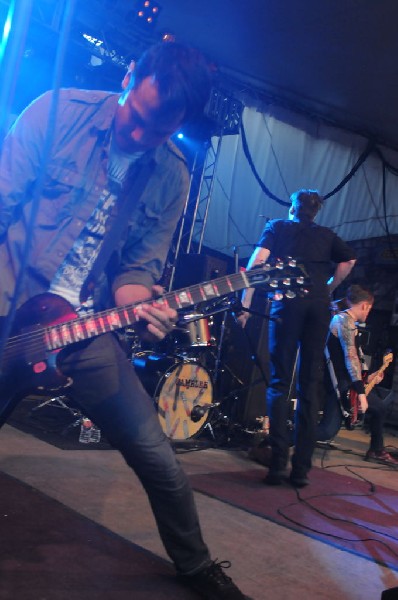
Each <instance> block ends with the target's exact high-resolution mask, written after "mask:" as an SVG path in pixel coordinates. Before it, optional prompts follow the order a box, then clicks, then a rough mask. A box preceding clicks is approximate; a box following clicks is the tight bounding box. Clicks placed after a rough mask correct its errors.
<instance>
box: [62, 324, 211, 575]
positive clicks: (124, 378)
mask: <svg viewBox="0 0 398 600" xmlns="http://www.w3.org/2000/svg"><path fill="white" fill-rule="evenodd" d="M64 352H65V351H64ZM61 362H62V371H63V372H64V373H66V374H68V375H70V376H71V377H72V378H73V385H72V387H71V388H70V390H69V391H68V395H69V396H70V397H71V398H72V399H73V400H74V401H75V402H76V403H77V404H78V405H79V406H80V407H81V409H82V412H83V413H84V414H85V415H87V416H89V417H90V418H91V419H92V420H93V421H94V422H95V423H96V425H97V426H98V427H99V428H100V429H101V431H102V432H103V433H104V435H105V436H106V438H107V440H108V441H109V442H110V443H111V444H112V446H114V447H115V448H117V449H118V450H119V451H120V452H121V453H122V455H123V457H124V459H125V461H126V462H127V464H128V465H129V466H130V467H131V468H132V469H133V470H134V472H135V473H136V475H137V476H138V477H139V479H140V481H141V483H142V485H143V486H144V488H145V490H146V492H147V494H148V497H149V501H150V503H151V506H152V510H153V513H154V515H155V519H156V522H157V526H158V529H159V533H160V536H161V538H162V541H163V543H164V546H165V548H166V550H167V552H168V554H169V556H170V558H171V559H172V560H173V562H174V564H175V566H176V568H177V570H178V571H179V572H182V573H194V572H196V571H198V570H200V569H201V568H202V567H203V566H205V565H207V564H208V563H209V562H210V557H209V552H208V549H207V546H206V545H205V543H204V541H203V538H202V534H201V530H200V525H199V520H198V515H197V511H196V507H195V503H194V499H193V494H192V490H191V487H190V485H189V482H188V480H187V477H186V475H185V473H184V472H183V470H182V468H181V466H180V464H179V463H178V461H177V459H176V456H175V454H174V452H173V449H172V447H171V445H170V442H169V440H168V439H167V437H166V436H165V434H164V432H163V430H162V428H161V426H160V424H159V420H158V417H157V414H156V410H155V407H154V404H153V401H152V399H151V398H150V397H149V396H148V394H147V393H146V392H145V390H144V388H143V386H142V385H141V382H140V381H139V379H138V377H137V375H136V373H135V371H134V367H133V366H132V364H131V361H130V360H129V359H128V358H127V356H126V354H125V352H124V350H123V349H122V348H121V346H120V344H119V342H118V340H117V338H116V337H115V336H114V335H113V334H105V335H102V336H100V337H97V338H95V339H94V340H92V341H90V342H88V343H87V342H85V343H83V344H80V345H75V346H72V347H71V349H70V350H68V352H67V353H64V355H63V356H62V361H61Z"/></svg>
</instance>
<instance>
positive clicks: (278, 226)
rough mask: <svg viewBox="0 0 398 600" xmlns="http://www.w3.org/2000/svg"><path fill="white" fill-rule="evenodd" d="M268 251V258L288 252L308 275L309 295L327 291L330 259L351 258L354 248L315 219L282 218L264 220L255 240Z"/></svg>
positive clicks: (284, 255)
mask: <svg viewBox="0 0 398 600" xmlns="http://www.w3.org/2000/svg"><path fill="white" fill-rule="evenodd" d="M257 245H258V246H260V247H262V248H267V249H268V250H270V252H271V256H270V258H271V259H275V258H282V259H283V258H285V257H287V256H291V257H293V258H294V259H296V260H297V263H299V264H302V265H303V266H304V267H305V269H306V271H307V273H308V275H309V276H310V278H311V283H312V285H311V295H315V294H316V295H322V296H324V295H328V287H327V281H328V279H329V278H330V276H331V274H332V271H333V269H332V263H340V262H346V261H348V260H352V259H354V258H355V252H354V250H353V249H352V248H350V247H349V246H348V244H346V242H344V241H343V240H342V239H341V238H340V237H339V236H338V235H336V234H335V233H334V232H333V231H332V230H331V229H328V228H327V227H322V226H321V225H317V224H316V223H303V222H298V221H289V220H287V219H286V220H285V219H274V220H272V221H268V223H267V224H266V226H265V228H264V231H263V233H262V235H261V238H260V241H259V242H258V244H257Z"/></svg>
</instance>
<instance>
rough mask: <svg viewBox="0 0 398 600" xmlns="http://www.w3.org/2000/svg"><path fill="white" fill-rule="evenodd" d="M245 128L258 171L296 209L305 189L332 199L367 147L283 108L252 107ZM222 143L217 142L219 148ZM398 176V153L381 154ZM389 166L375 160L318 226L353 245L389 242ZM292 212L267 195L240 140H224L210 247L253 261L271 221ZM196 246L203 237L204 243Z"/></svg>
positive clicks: (397, 208) (396, 192)
mask: <svg viewBox="0 0 398 600" xmlns="http://www.w3.org/2000/svg"><path fill="white" fill-rule="evenodd" d="M242 122H243V125H244V129H245V132H246V138H247V143H248V147H249V152H250V155H251V157H252V161H253V163H254V166H255V169H256V171H257V173H258V175H259V177H260V179H261V180H262V182H263V183H264V184H265V185H266V187H267V188H268V189H269V190H270V191H271V192H272V193H273V194H274V195H275V196H277V197H278V198H280V199H282V200H284V201H289V196H290V194H291V193H292V192H294V191H295V190H297V189H299V188H303V187H305V188H315V189H318V190H319V191H320V192H321V194H323V195H326V194H327V193H329V192H330V191H331V190H333V189H334V188H335V187H336V186H337V185H338V184H339V183H340V182H341V181H342V179H343V178H344V177H345V176H346V175H347V174H348V173H349V172H350V170H351V169H352V167H353V166H354V165H355V163H356V162H357V160H358V158H359V156H360V155H361V154H362V152H363V151H364V150H365V148H366V146H367V142H368V141H367V140H366V139H364V138H363V137H360V136H358V135H355V134H353V133H350V132H347V131H342V130H340V129H337V128H335V127H332V126H329V125H327V124H325V123H320V122H317V121H316V120H315V119H314V120H313V119H311V118H309V117H307V116H304V115H300V114H297V113H292V112H290V111H287V110H285V109H283V108H280V107H271V108H270V109H267V111H266V112H260V111H258V110H256V109H254V108H248V107H246V108H245V109H244V112H243V116H242ZM217 143H218V141H217V140H213V147H216V146H217ZM380 150H381V152H382V154H383V156H384V157H385V158H386V160H387V161H388V162H389V163H390V164H392V165H393V166H395V167H396V168H398V153H395V152H393V151H391V150H388V149H385V148H380ZM382 174H383V162H382V160H381V159H380V157H379V156H378V155H377V154H375V153H372V154H371V155H370V156H369V157H368V158H367V159H366V161H365V162H364V163H363V164H362V166H361V167H360V168H359V170H358V171H357V172H356V174H355V176H354V177H353V178H352V179H350V180H349V182H348V183H347V184H346V185H345V186H344V187H343V188H342V189H341V190H340V191H339V192H338V193H337V194H335V195H333V196H332V197H330V198H329V199H327V200H326V201H325V205H324V207H323V208H322V210H321V212H320V213H319V215H318V217H317V223H319V224H320V225H326V226H328V227H330V228H332V229H333V230H334V231H335V232H336V233H337V234H338V235H340V236H341V237H342V238H343V239H345V240H356V239H365V238H373V237H383V236H386V235H387V231H386V226H385V220H384V209H383V194H382V182H383V177H382ZM397 197H398V176H396V175H394V174H393V173H391V172H389V171H387V173H386V209H387V210H386V212H387V219H388V231H389V233H391V234H393V233H398V201H397ZM287 211H288V208H287V207H284V206H281V205H280V204H278V203H277V202H276V201H274V200H272V199H270V198H269V197H268V196H267V195H266V194H265V193H264V192H263V190H262V189H261V187H260V184H259V183H258V181H257V180H256V178H255V176H254V174H253V171H252V169H251V167H250V164H249V162H248V160H247V158H246V156H245V154H244V150H243V144H242V138H241V136H240V135H233V136H224V137H223V138H222V140H221V145H220V150H219V156H218V162H217V166H216V169H215V176H214V182H213V189H212V193H211V198H210V205H209V214H208V219H207V222H206V227H205V231H204V238H203V244H204V245H205V246H207V247H209V248H211V249H213V250H217V251H219V252H222V253H224V254H229V255H231V254H233V251H234V250H233V249H234V247H235V251H236V250H237V251H238V254H239V256H240V257H242V258H244V257H246V256H249V255H250V254H251V252H252V249H253V245H254V244H255V243H256V242H257V240H258V238H259V236H260V234H261V231H262V229H263V227H264V224H265V222H266V219H274V218H285V217H286V216H287ZM196 239H198V237H197V236H196Z"/></svg>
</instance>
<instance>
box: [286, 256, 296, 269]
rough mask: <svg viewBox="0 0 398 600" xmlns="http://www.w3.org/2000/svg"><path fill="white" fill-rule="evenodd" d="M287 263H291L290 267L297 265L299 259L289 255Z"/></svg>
mask: <svg viewBox="0 0 398 600" xmlns="http://www.w3.org/2000/svg"><path fill="white" fill-rule="evenodd" d="M287 264H288V265H289V267H297V261H296V260H295V259H294V258H292V257H291V256H289V257H288V262H287Z"/></svg>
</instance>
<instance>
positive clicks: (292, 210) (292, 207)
mask: <svg viewBox="0 0 398 600" xmlns="http://www.w3.org/2000/svg"><path fill="white" fill-rule="evenodd" d="M294 212H295V211H294V205H293V204H292V205H291V207H290V208H289V215H291V216H292V217H293V216H294Z"/></svg>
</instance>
